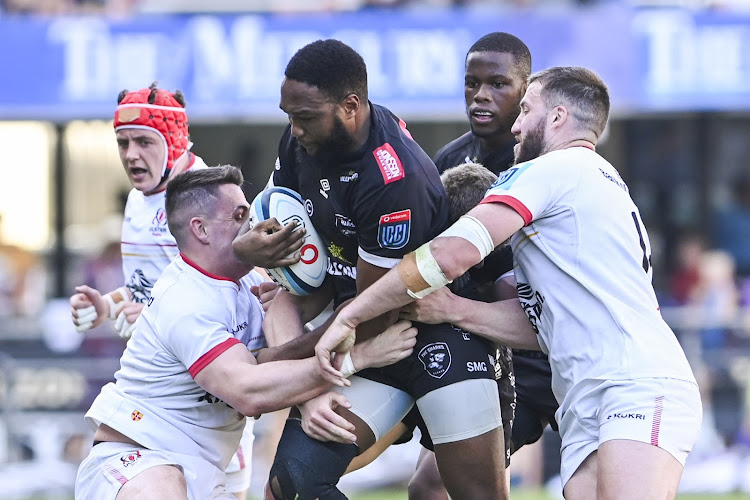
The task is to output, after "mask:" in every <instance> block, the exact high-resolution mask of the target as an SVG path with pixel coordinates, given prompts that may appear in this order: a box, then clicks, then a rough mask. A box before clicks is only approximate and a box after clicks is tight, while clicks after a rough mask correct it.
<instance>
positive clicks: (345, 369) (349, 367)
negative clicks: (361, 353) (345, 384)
mask: <svg viewBox="0 0 750 500" xmlns="http://www.w3.org/2000/svg"><path fill="white" fill-rule="evenodd" d="M341 373H342V374H343V375H344V378H349V377H350V376H351V375H354V374H355V373H357V368H356V367H355V366H354V361H352V355H351V353H350V352H347V353H346V356H344V362H343V363H342V364H341Z"/></svg>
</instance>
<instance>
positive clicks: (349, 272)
mask: <svg viewBox="0 0 750 500" xmlns="http://www.w3.org/2000/svg"><path fill="white" fill-rule="evenodd" d="M327 272H328V274H330V275H331V276H346V277H347V278H351V279H353V280H356V279H357V268H356V267H354V266H347V265H346V264H342V263H341V262H334V261H333V260H332V259H328V270H327Z"/></svg>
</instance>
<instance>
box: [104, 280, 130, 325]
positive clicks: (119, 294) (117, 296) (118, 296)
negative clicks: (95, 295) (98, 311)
mask: <svg viewBox="0 0 750 500" xmlns="http://www.w3.org/2000/svg"><path fill="white" fill-rule="evenodd" d="M104 300H106V301H107V304H109V319H115V318H116V317H117V313H118V312H119V311H118V306H119V305H120V304H123V303H125V302H130V295H128V289H127V288H125V287H124V286H121V287H120V288H118V289H117V290H113V291H111V292H109V293H108V294H105V295H104Z"/></svg>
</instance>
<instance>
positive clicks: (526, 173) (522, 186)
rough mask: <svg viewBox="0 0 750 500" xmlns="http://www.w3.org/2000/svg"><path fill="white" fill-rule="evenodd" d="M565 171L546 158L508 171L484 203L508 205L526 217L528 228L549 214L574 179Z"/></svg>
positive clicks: (485, 198) (488, 192)
mask: <svg viewBox="0 0 750 500" xmlns="http://www.w3.org/2000/svg"><path fill="white" fill-rule="evenodd" d="M565 171H566V170H565V169H562V168H557V166H556V165H555V164H554V162H551V161H544V159H537V160H531V161H528V162H525V163H521V164H520V165H516V166H514V167H511V168H509V169H508V170H506V171H505V172H504V173H503V174H502V175H501V176H500V177H499V178H498V179H497V181H495V183H494V184H493V185H492V186H491V187H490V189H489V190H488V191H487V193H486V194H485V197H484V199H483V200H482V201H481V203H504V204H506V205H508V206H510V207H511V208H512V209H513V210H515V211H516V212H517V213H518V215H520V216H521V217H523V220H524V223H525V224H526V225H527V226H528V225H529V224H531V222H532V221H533V220H535V219H539V218H542V217H544V216H546V215H549V214H550V213H549V211H550V210H552V209H553V207H554V206H555V205H556V202H557V200H559V199H560V198H561V197H562V196H563V195H564V193H565V192H566V191H568V190H569V187H570V185H571V179H570V177H569V176H566V175H564V173H565Z"/></svg>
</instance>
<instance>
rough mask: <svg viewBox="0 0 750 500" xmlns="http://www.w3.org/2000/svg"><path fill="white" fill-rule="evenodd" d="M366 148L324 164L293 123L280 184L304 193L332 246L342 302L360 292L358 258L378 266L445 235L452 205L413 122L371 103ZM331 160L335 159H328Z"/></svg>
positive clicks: (282, 154) (284, 142)
mask: <svg viewBox="0 0 750 500" xmlns="http://www.w3.org/2000/svg"><path fill="white" fill-rule="evenodd" d="M370 110H371V113H370V133H369V136H368V138H367V141H366V142H365V144H364V145H363V146H362V147H361V148H360V149H359V150H357V151H356V152H354V153H352V154H351V155H348V156H346V157H344V158H337V159H336V161H335V164H332V163H327V164H322V161H323V160H322V158H319V157H311V156H310V155H308V154H307V152H306V151H305V149H304V148H303V147H301V146H300V145H299V144H298V143H297V139H296V138H295V137H294V136H293V135H292V133H291V127H289V126H287V128H286V130H285V131H284V134H283V136H282V137H281V141H280V143H279V157H278V160H277V164H276V167H275V171H274V173H273V176H272V181H273V184H274V185H276V186H284V187H287V188H290V189H293V190H295V191H297V192H298V193H300V195H301V196H302V198H303V199H304V200H305V208H306V209H307V213H308V215H309V216H310V219H311V220H312V223H313V225H314V226H315V229H316V230H317V231H318V233H319V234H320V236H321V238H322V239H323V241H324V243H325V244H326V246H327V248H328V253H329V261H328V274H329V275H330V276H331V277H332V278H333V280H334V287H335V290H336V297H335V301H334V302H335V305H338V304H340V303H341V302H343V301H345V300H347V299H349V298H351V297H353V296H354V295H356V284H355V280H356V276H357V275H356V266H357V258H358V257H359V256H360V255H361V256H362V257H363V259H364V260H366V261H367V262H369V263H370V264H373V265H376V266H378V267H383V268H390V267H393V261H392V260H389V259H400V258H401V257H403V256H404V255H406V254H407V253H409V252H411V251H412V250H415V249H416V248H418V247H419V246H420V245H422V244H423V243H425V242H427V241H429V240H431V239H432V238H434V237H435V236H437V235H438V234H440V233H441V232H442V231H443V230H444V229H445V228H446V227H447V224H448V216H449V206H448V202H447V196H446V194H445V190H444V189H443V185H442V183H441V182H440V176H439V174H438V171H437V169H436V168H435V164H434V163H433V162H432V160H431V159H430V157H429V156H428V155H427V153H425V152H424V151H423V150H422V148H420V147H419V145H418V144H417V143H416V142H415V141H414V140H413V139H412V138H411V135H410V134H409V132H408V131H407V130H406V125H405V123H404V122H403V121H402V120H400V119H399V118H398V117H396V116H395V115H394V114H393V113H391V112H390V111H389V110H388V109H386V108H384V107H382V106H378V105H375V104H372V103H370ZM325 161H330V157H326V160H325Z"/></svg>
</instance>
